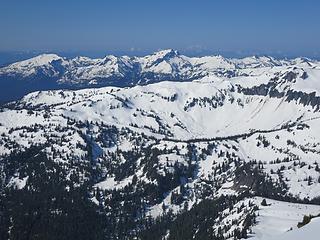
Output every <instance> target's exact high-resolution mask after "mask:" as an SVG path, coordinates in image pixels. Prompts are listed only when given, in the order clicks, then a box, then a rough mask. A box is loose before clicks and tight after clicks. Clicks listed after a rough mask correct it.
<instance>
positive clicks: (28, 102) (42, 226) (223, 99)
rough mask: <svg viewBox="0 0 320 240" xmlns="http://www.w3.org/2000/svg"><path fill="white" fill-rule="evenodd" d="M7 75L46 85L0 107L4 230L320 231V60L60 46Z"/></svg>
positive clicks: (9, 233)
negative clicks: (65, 53) (98, 55)
mask: <svg viewBox="0 0 320 240" xmlns="http://www.w3.org/2000/svg"><path fill="white" fill-rule="evenodd" d="M0 80H1V81H2V83H1V84H5V85H6V86H9V85H10V84H17V85H19V84H21V85H23V86H29V87H28V88H23V92H20V94H24V93H26V92H27V91H31V90H41V91H35V92H32V93H29V94H26V95H24V96H23V97H22V98H21V99H19V100H16V101H11V102H9V103H6V104H3V105H2V106H1V109H0V186H1V188H0V189H1V192H0V193H1V194H0V203H1V204H0V205H1V206H3V207H0V220H1V221H2V224H0V225H1V227H0V234H2V235H1V236H5V237H6V238H5V237H4V238H3V239H7V238H8V237H9V239H12V238H13V239H15V238H17V239H18V236H25V237H29V238H30V239H31V238H38V239H168V240H174V239H199V240H200V239H201V240H205V239H245V238H248V237H250V238H251V239H257V240H258V239H260V240H269V239H295V238H298V237H299V236H300V233H301V232H306V233H307V234H309V235H308V236H310V238H308V239H317V236H316V233H315V229H316V228H317V226H318V225H319V221H318V220H319V219H318V218H317V216H318V215H319V214H320V167H319V164H320V158H319V155H320V134H319V133H320V63H319V62H317V61H314V60H310V59H305V58H297V59H291V60H278V59H274V58H272V57H248V58H243V59H226V58H223V57H222V56H208V57H197V58H195V57H194V58H190V57H186V56H182V55H180V54H179V53H178V52H177V51H175V50H164V51H160V52H157V53H154V54H152V55H149V56H145V57H115V56H107V57H105V58H104V59H89V58H85V57H78V58H74V59H64V58H61V57H59V56H57V55H52V54H50V55H41V56H38V57H35V58H32V59H29V60H26V61H22V62H18V63H14V64H11V65H9V66H6V67H3V68H1V69H0ZM12 86H13V85H12ZM93 87H94V88H93ZM98 87H99V88H98ZM38 88H39V89H38ZM51 88H52V89H51ZM59 88H60V89H59ZM67 88H70V89H67ZM78 88H83V89H78ZM1 89H2V91H3V92H8V93H9V90H7V91H6V89H4V88H1ZM10 89H11V87H10ZM12 89H14V88H12ZM53 89H55V90H53ZM75 89H78V90H75ZM12 91H13V90H12ZM8 96H9V95H8ZM15 97H18V95H16V96H15ZM3 100H4V99H3ZM79 209H81V211H80V210H79ZM309 222H311V223H310V224H308V223H309ZM48 225H50V228H48V227H47V226H48ZM65 226H68V227H67V228H66V227H65ZM76 229H77V230H76ZM288 231H289V232H288Z"/></svg>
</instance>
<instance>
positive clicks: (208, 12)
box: [0, 0, 320, 55]
mask: <svg viewBox="0 0 320 240" xmlns="http://www.w3.org/2000/svg"><path fill="white" fill-rule="evenodd" d="M0 29H1V37H0V51H11V50H24V51H29V50H38V51H105V52H108V51H111V52H114V51H123V52H126V51H128V52H129V51H154V50H157V49H163V48H175V49H178V50H182V51H185V52H188V51H189V52H202V51H213V52H214V51H216V52H249V53H269V52H272V53H277V52H279V53H280V52H283V53H289V54H290V53H291V54H302V55H303V54H306V55H308V54H309V55H310V54H313V53H317V52H318V53H319V50H320V1H318V0H303V1H298V0H296V1H295V0H291V1H290V0H277V1H276V0H266V1H262V0H261V1H260V0H255V1H253V0H223V1H222V0H220V1H214V0H211V1H209V0H180V1H179V0H176V1H173V0H171V1H168V0H161V1H153V0H149V1H144V0H135V1H134V0H130V1H129V0H127V1H125V0H117V1H102V0H90V1H89V0H88V1H84V0H83V1H82V0H55V1H49V0H48V1H46V0H29V1H20V0H10V1H9V0H1V1H0Z"/></svg>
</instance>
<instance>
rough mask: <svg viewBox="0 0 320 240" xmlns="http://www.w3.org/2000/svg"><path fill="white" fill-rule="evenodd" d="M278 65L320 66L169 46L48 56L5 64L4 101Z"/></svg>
mask: <svg viewBox="0 0 320 240" xmlns="http://www.w3.org/2000/svg"><path fill="white" fill-rule="evenodd" d="M279 66H299V67H304V66H306V67H312V66H317V62H315V61H312V60H310V59H292V60H277V59H274V58H272V57H247V58H243V59H227V58H224V57H222V56H206V57H187V56H184V55H181V54H179V52H178V51H176V50H172V49H168V50H162V51H159V52H155V53H153V54H151V55H147V56H144V57H128V56H122V57H116V56H112V55H108V56H106V57H105V58H102V59H91V58H88V57H76V58H73V59H66V58H63V57H59V56H57V55H56V54H43V55H40V56H37V57H34V58H31V59H28V60H25V61H21V62H16V63H13V64H10V65H8V66H5V67H2V68H0V89H1V91H0V94H1V98H0V101H7V100H16V99H18V98H19V97H21V96H23V95H24V94H26V93H29V92H31V91H37V90H51V89H81V88H88V87H103V86H117V87H127V86H134V85H137V84H139V85H144V84H147V83H154V82H159V81H163V80H167V81H191V80H194V79H199V78H202V77H204V76H210V75H217V76H226V77H234V76H242V75H246V74H250V73H251V71H250V70H249V69H251V70H252V69H253V71H254V72H255V70H257V69H264V68H273V67H279Z"/></svg>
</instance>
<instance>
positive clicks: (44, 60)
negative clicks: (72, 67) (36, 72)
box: [8, 54, 63, 68]
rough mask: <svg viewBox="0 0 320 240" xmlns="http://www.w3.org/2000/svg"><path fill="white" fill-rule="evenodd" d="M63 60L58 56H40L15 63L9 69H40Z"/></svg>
mask: <svg viewBox="0 0 320 240" xmlns="http://www.w3.org/2000/svg"><path fill="white" fill-rule="evenodd" d="M62 59H63V58H62V57H60V56H58V55H57V54H41V55H39V56H36V57H33V58H30V59H27V60H24V61H21V62H17V63H13V64H11V65H9V66H8V67H13V68H18V67H39V66H43V65H48V64H50V63H52V62H53V61H57V60H62Z"/></svg>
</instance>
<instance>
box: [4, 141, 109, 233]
mask: <svg viewBox="0 0 320 240" xmlns="http://www.w3.org/2000/svg"><path fill="white" fill-rule="evenodd" d="M4 162H5V163H6V164H5V165H4V166H5V169H4V173H5V175H6V176H7V178H8V177H9V176H10V175H11V174H12V173H15V174H18V175H19V177H24V176H28V180H27V184H26V186H25V187H24V188H23V189H20V190H19V189H16V188H13V187H8V188H3V189H1V196H0V206H1V209H0V214H1V215H0V239H9V237H10V239H103V237H104V220H103V217H102V215H100V214H99V213H98V209H97V207H96V205H95V204H93V203H92V202H91V201H90V200H88V190H89V185H88V183H86V182H85V183H82V184H81V185H80V186H77V187H76V186H75V185H77V183H80V181H79V178H78V176H77V174H75V175H73V174H71V176H70V179H72V180H66V172H65V170H64V169H65V168H63V167H62V166H60V165H58V164H57V163H55V162H53V161H49V160H48V159H47V157H46V154H45V153H43V152H42V151H41V148H40V147H32V148H30V149H28V150H26V151H25V152H23V153H17V154H13V155H11V156H9V157H7V158H6V159H4V160H2V163H4ZM15 169H16V170H15ZM80 173H81V172H80ZM6 181H7V180H6ZM9 230H10V231H9Z"/></svg>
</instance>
